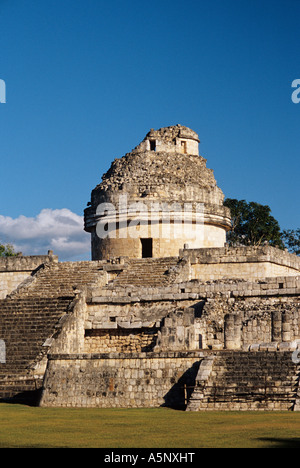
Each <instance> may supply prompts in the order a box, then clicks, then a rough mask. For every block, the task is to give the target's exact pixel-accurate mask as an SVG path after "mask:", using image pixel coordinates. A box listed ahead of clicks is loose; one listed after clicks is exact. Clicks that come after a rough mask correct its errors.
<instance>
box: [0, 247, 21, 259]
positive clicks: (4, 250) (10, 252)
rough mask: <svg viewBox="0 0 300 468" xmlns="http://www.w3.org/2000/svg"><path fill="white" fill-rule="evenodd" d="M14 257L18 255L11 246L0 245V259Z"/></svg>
mask: <svg viewBox="0 0 300 468" xmlns="http://www.w3.org/2000/svg"><path fill="white" fill-rule="evenodd" d="M16 255H18V254H17V252H15V249H14V247H13V246H12V245H11V244H0V257H15V256H16Z"/></svg>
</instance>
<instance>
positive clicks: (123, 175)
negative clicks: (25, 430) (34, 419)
mask: <svg viewBox="0 0 300 468" xmlns="http://www.w3.org/2000/svg"><path fill="white" fill-rule="evenodd" d="M198 144H199V138H198V135H197V134H196V133H195V132H193V131H192V130H191V129H188V128H187V127H183V126H181V125H176V126H172V127H165V128H161V129H159V130H153V129H152V130H151V131H150V132H149V133H148V134H147V135H146V137H145V138H144V140H143V141H142V142H141V143H140V144H139V145H138V146H137V147H136V148H134V150H133V151H132V152H131V153H128V154H126V155H125V156H124V157H122V158H120V159H116V160H115V161H114V162H113V164H112V166H111V168H110V169H109V170H108V172H107V173H106V174H105V175H104V176H103V180H102V182H101V184H99V185H98V186H97V187H96V188H95V189H94V190H93V192H92V195H91V202H90V204H89V207H88V208H87V209H86V210H85V229H86V230H87V231H88V232H91V238H92V255H93V258H94V259H95V260H94V261H91V262H66V263H59V262H58V259H57V257H54V256H53V255H52V253H51V254H50V253H49V255H48V256H45V257H30V258H26V257H18V258H13V259H0V340H2V341H1V343H5V353H6V355H5V356H3V348H2V349H1V363H0V399H7V398H15V399H20V396H21V395H22V397H23V398H25V399H26V400H25V401H28V397H29V395H31V396H32V395H34V394H35V392H36V391H38V392H39V393H40V394H41V401H40V404H41V405H43V406H79V407H85V406H98V407H154V406H159V405H166V406H171V407H174V408H181V409H185V408H186V409H188V410H190V411H202V410H205V411H206V410H232V409H235V410H258V409H262V410H274V411H275V410H294V411H298V410H299V409H300V390H299V381H300V378H299V375H300V368H299V362H298V361H299V360H300V359H299V355H300V345H299V343H300V259H299V257H297V256H296V255H291V254H289V253H288V252H284V251H281V250H278V249H274V248H272V247H270V246H268V245H262V246H257V247H236V248H229V247H228V246H227V245H226V244H224V243H225V234H226V230H228V229H229V228H230V212H229V210H228V209H227V208H226V207H224V206H223V200H224V195H223V193H222V191H221V190H220V189H219V187H218V186H217V183H216V181H215V178H214V175H213V172H212V171H211V170H210V169H207V167H206V160H205V159H204V158H203V157H201V156H199V152H198ZM125 198H126V203H127V205H126V204H125V203H124V199H125ZM137 202H139V203H140V205H139V206H141V204H142V205H143V207H144V208H145V207H146V209H147V210H148V212H149V210H150V212H151V210H152V215H153V217H152V218H151V221H153V220H154V223H153V224H152V223H149V220H148V219H147V218H145V216H144V215H145V212H144V211H143V210H141V211H140V213H138V215H137V213H136V207H137V205H136V203H137ZM101 203H108V204H111V205H106V208H107V210H106V212H101V211H99V210H98V207H99V204H101ZM187 205H188V206H187ZM199 205H200V206H201V208H202V211H201V217H202V218H201V221H202V223H200V229H199V232H200V234H201V236H198V237H196V239H195V236H194V234H195V232H193V230H194V228H195V226H196V227H197V229H198V228H199V226H198V225H197V221H198V218H197V217H198V215H199V212H198V211H197V210H198V208H199ZM183 206H184V208H186V215H187V217H186V219H185V222H186V226H185V227H186V230H185V231H184V232H181V233H180V222H179V219H178V216H177V215H178V212H180V210H182V207H183ZM112 207H113V209H112ZM128 207H129V208H130V209H129V211H128ZM153 207H154V208H153ZM125 208H126V209H125ZM168 210H169V212H170V213H171V215H170V217H169V219H166V218H165V212H168ZM176 210H177V211H176ZM107 212H108V213H109V216H108V215H107ZM106 216H108V218H107V217H106ZM103 220H104V221H105V223H107V222H108V221H111V220H114V224H112V227H113V228H112V232H113V233H115V234H116V235H115V237H114V236H111V237H107V238H99V232H98V227H99V224H100V225H101V221H103ZM124 221H126V222H125V223H124ZM101 226H102V227H104V225H103V223H102V225H101ZM110 227H111V226H110ZM166 227H167V228H168V229H169V232H168V236H165V235H163V234H166V232H165V231H164V229H166ZM154 228H155V229H154ZM149 229H150V231H149ZM153 229H154V231H153ZM125 234H127V235H125ZM142 257H143V258H142ZM146 257H147V258H146ZM149 257H150V258H149ZM4 358H5V359H4ZM37 403H38V400H35V404H37Z"/></svg>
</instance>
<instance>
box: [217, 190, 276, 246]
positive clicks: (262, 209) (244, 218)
mask: <svg viewBox="0 0 300 468" xmlns="http://www.w3.org/2000/svg"><path fill="white" fill-rule="evenodd" d="M224 205H225V206H227V207H228V208H230V211H231V219H232V230H231V231H230V232H229V233H228V235H227V241H228V243H229V245H230V246H237V245H261V244H264V243H268V244H269V245H271V246H273V247H278V248H280V249H283V248H284V242H283V240H282V234H281V232H280V226H279V223H278V221H277V220H276V219H275V218H274V217H273V216H272V215H271V209H270V207H269V206H267V205H260V204H259V203H256V202H249V203H248V202H246V201H245V200H236V199H233V198H227V199H226V200H225V201H224Z"/></svg>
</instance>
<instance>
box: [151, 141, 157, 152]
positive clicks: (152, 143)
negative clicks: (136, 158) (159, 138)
mask: <svg viewBox="0 0 300 468" xmlns="http://www.w3.org/2000/svg"><path fill="white" fill-rule="evenodd" d="M150 151H156V141H155V140H150Z"/></svg>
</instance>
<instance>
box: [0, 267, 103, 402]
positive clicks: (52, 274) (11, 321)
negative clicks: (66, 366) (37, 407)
mask: <svg viewBox="0 0 300 468" xmlns="http://www.w3.org/2000/svg"><path fill="white" fill-rule="evenodd" d="M98 278H99V265H98V263H97V262H75V263H63V264H62V263H50V264H46V265H44V267H43V268H41V269H40V270H39V271H38V272H37V273H36V275H34V276H33V277H32V278H30V280H29V281H26V282H25V283H24V284H23V285H22V286H21V287H20V288H19V289H17V290H16V291H14V292H13V293H12V294H11V295H10V296H8V297H7V298H6V299H4V300H1V301H0V339H1V340H3V341H4V342H5V347H6V362H5V363H0V399H2V400H3V399H9V398H12V397H16V396H17V395H21V394H23V393H24V392H28V391H30V392H32V391H34V390H37V389H38V388H39V387H40V386H41V378H42V376H40V377H37V376H34V374H35V371H34V368H35V365H36V364H37V363H38V362H39V361H41V359H42V358H43V357H44V356H45V355H46V354H47V347H46V346H43V345H44V344H45V341H46V340H47V339H48V338H49V337H51V336H53V335H54V334H55V333H56V332H57V328H56V327H57V324H58V322H59V320H60V319H61V317H63V316H64V315H65V314H66V313H68V311H69V310H70V307H71V304H72V301H73V299H74V297H75V291H74V289H75V288H77V287H80V286H83V285H91V284H94V283H95V282H96V281H97V280H98ZM26 398H27V397H26Z"/></svg>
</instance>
